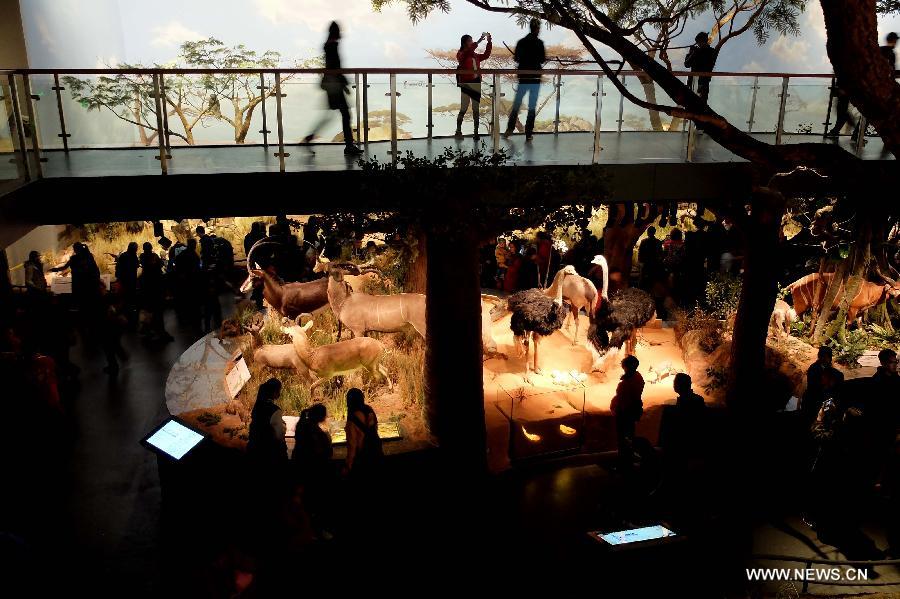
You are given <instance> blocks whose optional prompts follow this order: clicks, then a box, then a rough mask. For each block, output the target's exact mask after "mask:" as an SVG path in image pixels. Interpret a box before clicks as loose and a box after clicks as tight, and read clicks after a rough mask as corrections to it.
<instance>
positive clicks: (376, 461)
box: [344, 387, 384, 483]
mask: <svg viewBox="0 0 900 599" xmlns="http://www.w3.org/2000/svg"><path fill="white" fill-rule="evenodd" d="M344 429H345V431H346V433H347V462H346V469H347V474H348V476H349V477H350V479H351V480H352V481H356V482H360V483H367V482H369V481H371V480H372V478H373V477H374V475H375V474H376V473H377V471H378V469H379V468H380V466H381V462H382V459H383V458H384V451H383V449H382V447H381V437H379V436H378V417H377V416H376V415H375V410H373V409H372V408H371V407H370V406H368V405H366V403H365V396H364V395H363V392H362V391H361V390H359V389H357V388H356V387H354V388H353V389H350V390H349V391H347V424H346V425H345V427H344Z"/></svg>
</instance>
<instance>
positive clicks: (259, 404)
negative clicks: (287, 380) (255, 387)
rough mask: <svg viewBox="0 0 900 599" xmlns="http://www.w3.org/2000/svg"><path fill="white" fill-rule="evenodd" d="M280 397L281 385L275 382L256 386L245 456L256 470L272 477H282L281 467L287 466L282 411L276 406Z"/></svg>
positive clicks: (270, 380)
mask: <svg viewBox="0 0 900 599" xmlns="http://www.w3.org/2000/svg"><path fill="white" fill-rule="evenodd" d="M279 395H281V381H279V380H278V379H276V378H271V379H269V380H267V381H266V382H264V383H263V384H262V385H260V386H259V391H257V393H256V403H255V404H253V410H252V411H251V413H250V430H249V433H248V438H247V456H248V457H249V458H250V459H251V461H252V462H253V464H254V465H255V466H256V467H257V468H260V469H262V470H264V471H268V472H269V473H272V474H276V473H277V474H283V466H285V465H286V464H287V443H286V442H285V440H284V434H285V424H284V420H283V419H282V412H281V408H279V407H278V405H277V404H276V403H275V400H277V399H278V396H279Z"/></svg>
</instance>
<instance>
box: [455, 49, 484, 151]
mask: <svg viewBox="0 0 900 599" xmlns="http://www.w3.org/2000/svg"><path fill="white" fill-rule="evenodd" d="M485 38H487V45H486V46H485V47H484V52H478V44H480V43H481V41H482V40H484V39H485ZM492 47H493V46H492V44H491V34H490V33H488V32H484V33H482V34H481V37H480V38H478V41H475V40H473V39H472V36H471V35H464V36H462V38H460V40H459V51H458V52H457V53H456V60H457V62H458V63H459V65H458V66H457V67H456V68H457V69H459V70H460V71H471V72H468V73H458V74H457V75H456V84H457V85H458V86H459V89H460V95H459V114H458V115H457V117H456V134H455V135H454V137H455V138H456V139H462V137H463V134H462V122H463V118H465V116H466V111H468V110H469V104H471V105H472V120H473V121H474V122H475V134H474V136H473V137H474V138H475V139H476V140H477V139H478V117H479V107H480V104H481V61H483V60H487V59H488V58H490V56H491V48H492Z"/></svg>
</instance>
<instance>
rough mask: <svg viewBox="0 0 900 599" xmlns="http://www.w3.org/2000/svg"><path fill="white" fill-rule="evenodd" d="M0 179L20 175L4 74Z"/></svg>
mask: <svg viewBox="0 0 900 599" xmlns="http://www.w3.org/2000/svg"><path fill="white" fill-rule="evenodd" d="M0 98H3V99H2V100H0V181H11V180H15V179H19V178H20V177H21V175H20V173H19V166H18V155H17V153H16V142H15V136H14V133H13V127H14V126H15V125H14V124H13V115H12V112H13V109H12V99H11V97H10V91H9V84H8V82H7V78H6V75H0Z"/></svg>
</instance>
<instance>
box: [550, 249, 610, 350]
mask: <svg viewBox="0 0 900 599" xmlns="http://www.w3.org/2000/svg"><path fill="white" fill-rule="evenodd" d="M608 270H609V269H608V268H605V267H604V269H603V272H604V273H606V272H607V271H608ZM560 286H562V297H563V299H564V300H565V301H567V302H568V303H569V313H568V314H567V315H566V317H567V318H568V316H569V315H571V316H572V319H573V320H574V321H575V336H574V337H572V345H575V344H576V343H577V341H578V324H579V323H578V313H579V312H581V309H582V308H584V311H585V312H586V313H587V315H588V317H592V315H593V314H594V311H595V310H596V309H597V300H598V298H599V297H600V294H598V293H597V288H596V287H595V286H594V284H593V283H592V282H591V280H590V279H586V278H584V277H582V276H581V275H579V274H578V273H577V272H576V271H575V267H574V266H565V267H563V268H562V269H560V271H559V272H557V273H556V276H554V277H553V283H552V284H551V285H550V286H549V287H547V288H546V289H544V295H546V296H547V297H550V298H555V297H556V294H557V291H558V289H559V287H560Z"/></svg>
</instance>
